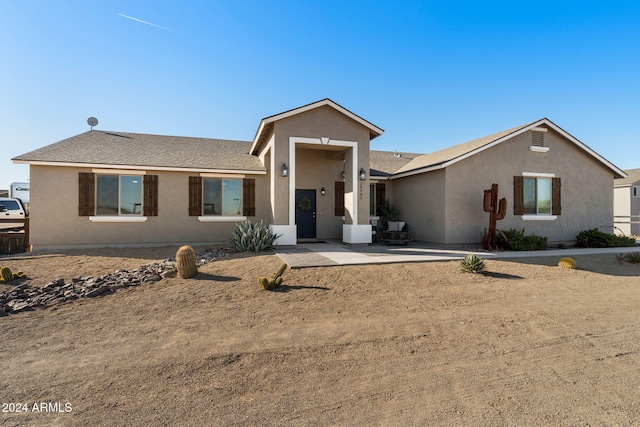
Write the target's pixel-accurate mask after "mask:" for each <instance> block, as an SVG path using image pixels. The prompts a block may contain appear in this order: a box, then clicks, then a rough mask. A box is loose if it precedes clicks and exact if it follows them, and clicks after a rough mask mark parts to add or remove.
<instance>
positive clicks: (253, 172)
mask: <svg viewBox="0 0 640 427" xmlns="http://www.w3.org/2000/svg"><path fill="white" fill-rule="evenodd" d="M13 163H15V164H25V165H32V166H58V167H60V166H62V167H70V168H100V169H104V170H105V171H111V172H112V170H122V168H123V167H126V168H127V169H126V171H127V172H131V171H166V172H193V173H199V172H204V173H228V174H235V175H237V174H247V175H266V174H267V171H266V170H248V169H239V170H229V169H201V168H172V167H163V166H134V165H104V164H97V163H70V162H42V161H31V160H13Z"/></svg>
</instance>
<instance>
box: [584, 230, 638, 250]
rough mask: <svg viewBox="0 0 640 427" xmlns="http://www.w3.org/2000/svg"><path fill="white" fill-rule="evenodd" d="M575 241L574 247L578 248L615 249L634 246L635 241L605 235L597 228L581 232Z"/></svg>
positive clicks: (629, 238)
mask: <svg viewBox="0 0 640 427" xmlns="http://www.w3.org/2000/svg"><path fill="white" fill-rule="evenodd" d="M576 240H577V242H576V246H578V247H580V248H615V247H620V246H623V247H626V246H635V245H636V239H632V238H631V237H625V236H616V235H615V234H609V233H605V232H602V231H600V230H598V229H597V228H593V229H591V230H585V231H581V232H580V233H578V235H577V236H576Z"/></svg>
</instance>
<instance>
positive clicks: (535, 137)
mask: <svg viewBox="0 0 640 427" xmlns="http://www.w3.org/2000/svg"><path fill="white" fill-rule="evenodd" d="M531 145H533V146H534V147H544V132H536V131H533V132H531Z"/></svg>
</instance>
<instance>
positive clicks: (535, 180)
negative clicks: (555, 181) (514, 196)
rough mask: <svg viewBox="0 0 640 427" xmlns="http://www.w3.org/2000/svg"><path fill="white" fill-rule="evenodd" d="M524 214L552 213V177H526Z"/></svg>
mask: <svg viewBox="0 0 640 427" xmlns="http://www.w3.org/2000/svg"><path fill="white" fill-rule="evenodd" d="M523 194H524V214H525V215H551V178H547V177H524V192H523Z"/></svg>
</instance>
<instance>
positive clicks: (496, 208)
mask: <svg viewBox="0 0 640 427" xmlns="http://www.w3.org/2000/svg"><path fill="white" fill-rule="evenodd" d="M483 207H484V211H485V212H489V231H487V229H486V228H485V229H484V235H483V236H482V247H483V248H485V249H487V250H490V251H492V250H494V249H496V237H497V234H496V233H497V230H496V221H500V220H501V219H504V217H505V215H506V214H507V199H506V198H504V197H503V198H502V199H500V201H498V184H492V185H491V190H484V203H483Z"/></svg>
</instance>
